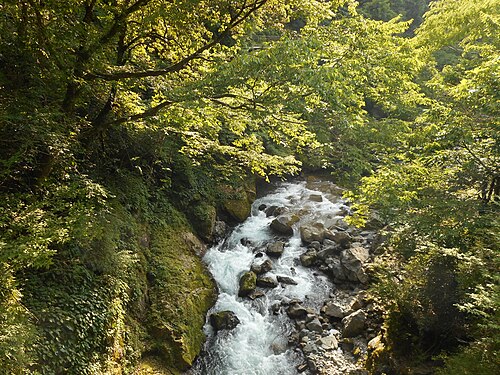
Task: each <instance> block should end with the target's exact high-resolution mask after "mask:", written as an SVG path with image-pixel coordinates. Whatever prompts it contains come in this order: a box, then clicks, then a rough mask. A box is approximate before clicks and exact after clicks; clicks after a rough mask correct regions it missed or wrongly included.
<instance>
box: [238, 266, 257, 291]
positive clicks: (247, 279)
mask: <svg viewBox="0 0 500 375" xmlns="http://www.w3.org/2000/svg"><path fill="white" fill-rule="evenodd" d="M256 286H257V275H256V274H255V272H252V271H249V272H245V273H244V274H243V276H241V278H240V290H239V292H238V296H240V297H246V296H248V295H249V294H250V293H252V292H253V291H254V290H255V288H256Z"/></svg>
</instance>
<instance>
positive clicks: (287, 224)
mask: <svg viewBox="0 0 500 375" xmlns="http://www.w3.org/2000/svg"><path fill="white" fill-rule="evenodd" d="M297 221H299V218H298V217H297V216H295V215H293V216H288V215H281V216H278V217H277V218H276V219H274V220H273V221H271V224H270V227H271V229H272V230H273V231H274V232H276V233H278V234H283V235H286V236H291V235H293V228H292V225H293V224H295V223H296V222H297Z"/></svg>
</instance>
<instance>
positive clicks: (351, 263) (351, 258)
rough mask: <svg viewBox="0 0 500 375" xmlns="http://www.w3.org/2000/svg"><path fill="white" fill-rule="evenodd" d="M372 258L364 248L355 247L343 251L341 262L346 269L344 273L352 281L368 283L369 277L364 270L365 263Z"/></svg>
mask: <svg viewBox="0 0 500 375" xmlns="http://www.w3.org/2000/svg"><path fill="white" fill-rule="evenodd" d="M369 257H370V254H369V252H368V249H366V248H364V247H362V246H354V247H351V248H349V249H346V250H344V251H342V253H341V254H340V262H341V263H342V267H343V268H344V273H345V274H346V276H347V278H348V279H349V280H351V281H360V282H362V283H366V282H367V281H368V276H367V275H366V273H365V271H364V270H363V263H364V262H366V261H367V260H368V259H369Z"/></svg>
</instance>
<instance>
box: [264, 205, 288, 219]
mask: <svg viewBox="0 0 500 375" xmlns="http://www.w3.org/2000/svg"><path fill="white" fill-rule="evenodd" d="M264 212H265V213H266V216H267V217H270V216H279V215H282V214H284V213H285V212H286V207H283V206H270V207H267V208H266V209H265V211H264Z"/></svg>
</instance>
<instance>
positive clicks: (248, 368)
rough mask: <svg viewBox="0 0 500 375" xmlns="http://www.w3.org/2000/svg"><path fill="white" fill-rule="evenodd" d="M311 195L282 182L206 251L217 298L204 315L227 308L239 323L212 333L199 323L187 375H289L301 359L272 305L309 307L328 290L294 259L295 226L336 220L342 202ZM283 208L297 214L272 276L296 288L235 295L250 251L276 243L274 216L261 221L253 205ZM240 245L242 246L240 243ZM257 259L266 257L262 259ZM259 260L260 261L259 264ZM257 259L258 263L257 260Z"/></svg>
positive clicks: (299, 249)
mask: <svg viewBox="0 0 500 375" xmlns="http://www.w3.org/2000/svg"><path fill="white" fill-rule="evenodd" d="M311 194H316V195H317V194H321V193H320V192H317V191H312V190H309V189H307V188H306V187H305V183H303V182H299V183H285V184H283V185H281V186H280V187H279V188H278V189H276V191H275V192H273V193H271V194H268V195H267V196H265V197H262V198H260V199H258V200H256V201H255V202H254V204H253V206H252V216H251V217H249V218H248V219H247V220H246V221H245V222H244V223H243V224H241V225H240V226H238V227H237V228H236V229H235V230H234V231H233V233H232V234H231V235H230V236H229V237H228V238H227V239H226V240H225V241H223V242H222V243H220V244H218V245H217V246H214V247H212V248H211V249H209V250H208V251H207V253H206V255H205V257H204V261H205V262H206V264H207V266H208V268H209V270H210V272H211V273H212V275H213V277H214V279H215V281H216V282H217V285H218V286H219V291H220V295H219V297H218V300H217V303H216V304H215V306H214V307H213V308H212V309H211V311H210V312H209V314H210V313H212V312H216V311H224V310H230V311H233V312H234V313H235V314H236V315H237V317H238V318H239V320H240V324H239V325H238V326H237V327H236V328H235V329H234V330H232V331H219V332H218V333H217V334H215V333H214V332H213V329H212V328H211V326H210V324H208V323H207V324H206V325H205V332H206V334H207V337H208V340H207V343H206V346H205V352H204V354H203V355H202V356H201V357H200V358H199V360H198V361H197V363H196V364H195V366H194V367H193V369H192V371H191V373H192V374H196V375H270V374H273V375H274V374H276V375H295V374H297V370H296V366H297V365H298V364H299V363H300V361H301V356H300V355H299V354H298V353H297V352H296V351H295V349H294V348H289V347H287V346H286V343H287V338H288V336H289V334H290V333H291V332H293V326H292V322H291V321H290V320H289V318H288V317H287V315H286V313H285V311H284V309H283V308H281V312H280V313H278V314H274V313H273V309H272V306H273V305H274V304H277V303H280V302H281V301H283V300H284V299H291V298H298V299H300V300H302V301H304V304H306V305H309V306H314V307H318V306H315V301H323V300H324V299H326V297H327V296H328V294H329V292H330V290H331V284H330V282H329V281H328V280H327V278H326V277H324V276H320V275H317V274H315V272H314V271H313V270H311V269H309V268H304V267H302V266H301V265H300V261H298V259H299V257H300V255H301V254H303V253H304V252H305V251H306V248H305V247H304V246H303V245H302V244H301V239H300V233H299V227H300V225H302V224H305V223H318V222H321V223H324V224H325V226H329V223H330V222H332V220H335V219H337V218H340V217H341V216H340V215H339V214H340V209H341V208H342V206H343V203H342V202H337V203H332V202H330V201H328V200H327V199H326V198H325V197H324V196H322V198H323V199H322V201H321V202H316V201H313V200H310V199H309V197H310V195H311ZM261 205H266V206H267V207H270V206H279V207H281V206H284V207H286V208H287V214H290V215H293V214H297V215H298V216H299V217H300V221H299V222H298V223H296V224H294V234H293V236H292V237H290V238H288V239H287V240H286V246H285V249H284V252H283V254H282V256H281V257H280V258H278V259H272V261H273V270H272V271H271V272H270V274H272V275H282V276H288V277H291V278H293V279H294V280H295V281H296V282H297V283H298V285H285V286H283V285H280V286H278V287H277V288H274V289H266V290H265V296H264V297H261V298H259V299H257V300H255V301H251V300H249V299H248V298H240V297H238V288H239V279H240V277H241V275H242V274H243V273H244V272H245V271H248V270H249V269H250V266H251V264H252V262H253V261H254V260H255V254H254V251H258V250H259V249H261V248H265V245H266V244H267V243H270V242H273V241H275V240H276V235H275V234H274V233H273V232H272V231H271V230H270V229H269V224H270V223H271V221H272V220H273V219H274V217H266V214H265V213H264V212H262V211H259V209H258V208H259V206H261ZM244 244H245V245H244ZM262 259H267V256H266V255H264V257H263V258H262ZM262 259H261V260H262ZM261 260H259V261H261Z"/></svg>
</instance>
